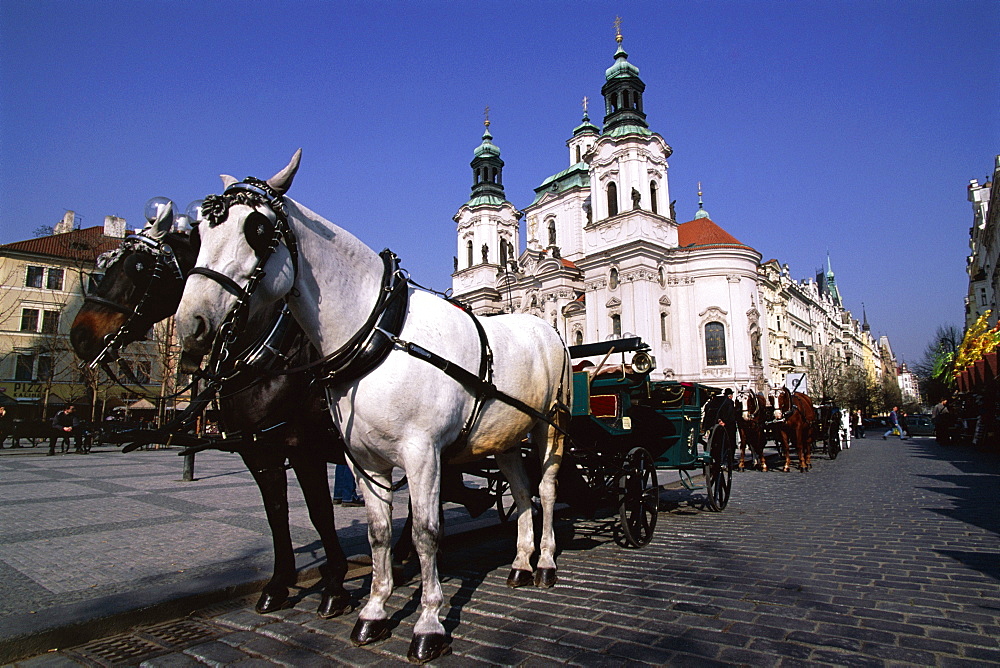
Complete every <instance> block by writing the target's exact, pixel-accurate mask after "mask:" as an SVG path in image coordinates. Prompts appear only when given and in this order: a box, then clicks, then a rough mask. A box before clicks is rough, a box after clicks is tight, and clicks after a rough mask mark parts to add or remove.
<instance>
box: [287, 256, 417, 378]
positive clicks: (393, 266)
mask: <svg viewBox="0 0 1000 668" xmlns="http://www.w3.org/2000/svg"><path fill="white" fill-rule="evenodd" d="M379 255H381V257H382V264H383V267H384V271H383V274H382V289H381V290H379V294H378V299H377V300H376V302H375V307H374V308H373V309H372V312H371V314H370V315H369V316H368V319H367V320H366V321H365V323H364V324H363V325H362V326H361V328H360V329H359V330H358V331H357V333H355V334H354V336H352V337H351V338H350V339H348V340H347V342H346V343H345V344H344V345H342V346H341V347H340V348H338V349H337V350H335V351H333V352H332V353H330V354H329V355H326V356H325V357H322V358H320V359H318V360H315V361H313V362H309V363H308V364H303V365H301V366H297V367H294V368H292V369H285V370H283V371H280V372H276V373H279V374H280V375H291V374H296V373H301V372H303V371H309V370H312V369H316V368H320V369H322V371H323V373H324V375H325V376H326V379H327V381H328V382H344V381H346V380H349V377H348V373H347V371H348V370H349V369H350V368H351V365H352V364H353V363H354V362H355V361H356V360H358V359H359V357H361V356H362V354H363V353H365V352H366V350H369V349H370V348H371V346H367V347H366V344H370V343H373V340H374V336H375V334H376V333H380V334H382V335H384V332H380V330H388V331H390V332H392V333H394V334H398V333H399V332H400V331H401V329H402V318H403V317H404V316H405V314H406V299H405V297H406V296H407V293H408V290H409V285H408V283H407V281H406V280H404V279H403V278H402V277H401V276H400V274H399V271H398V266H399V258H398V257H397V256H396V254H395V253H393V252H392V251H391V250H389V249H388V248H387V249H385V250H383V251H382V252H381V253H379ZM401 301H402V304H400V302H401ZM392 306H396V307H397V308H396V309H395V311H394V312H393V315H394V316H398V318H393V320H394V322H393V323H391V324H390V323H388V322H386V323H382V322H380V319H381V318H382V317H383V315H385V314H386V312H387V310H388V309H389V308H390V307H392ZM397 319H398V322H396V320H397ZM376 345H378V344H376ZM391 349H392V346H391V342H390V341H389V340H388V339H386V340H385V341H383V342H382V343H381V347H380V350H379V351H378V353H379V354H381V353H382V352H384V353H385V355H388V353H389V350H391ZM383 358H384V356H382V357H379V358H378V359H375V360H366V361H365V363H364V367H365V372H367V371H368V370H370V369H371V368H372V367H374V366H376V365H377V364H378V363H379V362H381V361H382V359H383ZM363 373H364V372H363ZM363 373H361V374H355V377H359V376H360V375H363ZM338 375H339V376H340V377H337V376H338Z"/></svg>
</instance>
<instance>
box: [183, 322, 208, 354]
mask: <svg viewBox="0 0 1000 668" xmlns="http://www.w3.org/2000/svg"><path fill="white" fill-rule="evenodd" d="M191 319H192V321H193V322H194V326H193V328H192V330H191V332H190V333H189V334H188V335H187V336H186V337H184V341H183V343H184V348H185V350H188V351H190V352H192V353H205V352H207V351H208V349H209V348H210V347H211V346H212V336H211V334H210V331H209V330H210V328H209V326H208V320H206V319H205V317H204V316H201V315H195V316H193V317H192V318H191Z"/></svg>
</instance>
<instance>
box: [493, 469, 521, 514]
mask: <svg viewBox="0 0 1000 668" xmlns="http://www.w3.org/2000/svg"><path fill="white" fill-rule="evenodd" d="M486 488H487V489H489V490H490V493H491V494H492V495H493V496H494V497H495V498H496V506H497V515H498V516H499V518H500V522H501V523H502V522H506V521H507V520H509V519H510V516H511V515H513V514H514V511H516V510H517V504H516V503H514V497H513V496H511V495H510V485H509V484H508V483H507V479H506V478H504V477H503V474H500V473H497V475H495V476H494V475H491V476H487V477H486Z"/></svg>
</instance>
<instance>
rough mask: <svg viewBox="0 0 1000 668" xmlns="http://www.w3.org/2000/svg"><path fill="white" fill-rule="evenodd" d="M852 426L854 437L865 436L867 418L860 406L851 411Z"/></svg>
mask: <svg viewBox="0 0 1000 668" xmlns="http://www.w3.org/2000/svg"><path fill="white" fill-rule="evenodd" d="M851 426H852V427H853V428H854V438H864V437H865V419H864V416H862V414H861V409H860V408H859V409H858V410H856V411H854V412H853V413H851Z"/></svg>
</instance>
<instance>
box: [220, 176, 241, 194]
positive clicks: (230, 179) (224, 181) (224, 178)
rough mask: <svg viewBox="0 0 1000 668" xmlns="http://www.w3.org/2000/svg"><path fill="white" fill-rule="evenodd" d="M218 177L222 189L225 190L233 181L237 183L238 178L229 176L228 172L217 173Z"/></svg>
mask: <svg viewBox="0 0 1000 668" xmlns="http://www.w3.org/2000/svg"><path fill="white" fill-rule="evenodd" d="M219 178H220V179H222V189H223V190H225V189H226V188H228V187H229V186H231V185H233V184H234V183H238V182H239V179H237V178H236V177H235V176H230V175H229V174H219Z"/></svg>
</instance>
